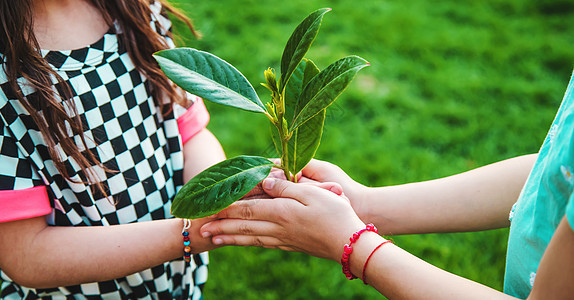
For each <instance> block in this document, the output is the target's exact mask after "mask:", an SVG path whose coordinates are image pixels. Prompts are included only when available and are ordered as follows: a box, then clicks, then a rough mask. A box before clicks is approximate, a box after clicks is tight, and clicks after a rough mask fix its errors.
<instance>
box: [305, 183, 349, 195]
mask: <svg viewBox="0 0 574 300" xmlns="http://www.w3.org/2000/svg"><path fill="white" fill-rule="evenodd" d="M301 184H307V185H313V186H316V187H320V188H322V189H324V190H327V191H330V192H333V193H335V194H336V195H337V196H341V195H343V187H342V186H341V185H340V184H338V183H336V182H316V181H315V182H314V181H308V182H303V183H301Z"/></svg>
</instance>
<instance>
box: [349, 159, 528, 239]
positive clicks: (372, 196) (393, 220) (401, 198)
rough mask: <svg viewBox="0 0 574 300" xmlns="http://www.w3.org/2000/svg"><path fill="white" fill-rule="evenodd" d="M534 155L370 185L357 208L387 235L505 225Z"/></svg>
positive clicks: (454, 230) (476, 228) (365, 219)
mask: <svg viewBox="0 0 574 300" xmlns="http://www.w3.org/2000/svg"><path fill="white" fill-rule="evenodd" d="M536 157H537V156H536V155H526V156H520V157H516V158H513V159H508V160H505V161H501V162H498V163H494V164H491V165H488V166H485V167H482V168H478V169H475V170H472V171H468V172H465V173H461V174H457V175H454V176H450V177H446V178H442V179H437V180H431V181H425V182H418V183H411V184H405V185H398V186H391V187H382V188H372V189H369V190H368V192H366V195H365V196H366V197H365V200H364V201H362V202H363V203H365V204H363V205H362V207H361V208H360V209H359V211H358V213H359V216H360V217H361V219H362V220H363V221H365V222H372V223H374V224H375V225H377V226H378V227H379V228H380V229H382V230H383V233H384V234H410V233H428V232H458V231H476V230H486V229H493V228H501V227H505V226H508V224H509V221H508V214H509V212H510V209H511V207H512V205H513V204H514V203H515V202H516V200H517V199H518V196H519V194H520V191H521V190H522V187H523V185H524V183H525V182H526V178H527V177H528V174H529V173H530V170H531V168H532V165H533V164H534V161H535V160H536Z"/></svg>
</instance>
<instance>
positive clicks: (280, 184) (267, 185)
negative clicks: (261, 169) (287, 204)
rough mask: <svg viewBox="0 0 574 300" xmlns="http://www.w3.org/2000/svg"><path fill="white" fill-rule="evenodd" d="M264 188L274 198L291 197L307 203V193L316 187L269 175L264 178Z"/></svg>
mask: <svg viewBox="0 0 574 300" xmlns="http://www.w3.org/2000/svg"><path fill="white" fill-rule="evenodd" d="M262 187H263V190H264V191H265V193H267V194H268V195H269V196H271V197H273V198H291V199H294V200H296V201H298V202H301V203H305V202H306V201H305V195H306V194H309V193H310V192H311V193H312V191H311V190H309V189H313V188H316V187H312V186H310V185H302V184H296V183H293V182H291V181H288V180H281V179H276V178H270V177H267V178H265V180H263V184H262Z"/></svg>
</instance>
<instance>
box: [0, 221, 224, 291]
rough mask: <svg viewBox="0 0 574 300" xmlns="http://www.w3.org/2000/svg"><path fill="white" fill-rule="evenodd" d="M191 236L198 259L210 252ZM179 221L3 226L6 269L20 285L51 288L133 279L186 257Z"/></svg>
mask: <svg viewBox="0 0 574 300" xmlns="http://www.w3.org/2000/svg"><path fill="white" fill-rule="evenodd" d="M204 222H205V220H194V221H193V224H192V228H191V229H190V230H189V232H190V237H191V245H192V249H193V251H194V252H195V253H197V252H203V251H206V250H210V249H212V248H214V247H213V245H212V244H211V242H210V241H209V240H207V239H203V238H201V237H200V236H199V233H198V231H199V228H200V226H201V225H202V224H203V223H204ZM182 227H183V222H182V221H181V220H179V219H169V220H161V221H149V222H140V223H132V224H124V225H115V226H93V227H90V226H88V227H61V226H47V224H46V221H45V219H44V218H43V217H38V218H32V219H26V220H21V221H13V222H6V223H0V268H2V270H3V271H4V272H6V274H8V276H10V278H12V279H13V280H14V281H15V282H17V283H19V284H21V285H24V286H27V287H32V288H51V287H57V286H66V285H75V284H80V283H87V282H96V281H104V280H111V279H115V278H119V277H122V276H127V275H129V274H133V273H136V272H139V271H142V270H145V269H148V268H150V267H153V266H156V265H159V264H161V263H163V262H166V261H169V260H172V259H175V258H177V257H180V256H183V245H182V236H181V230H182Z"/></svg>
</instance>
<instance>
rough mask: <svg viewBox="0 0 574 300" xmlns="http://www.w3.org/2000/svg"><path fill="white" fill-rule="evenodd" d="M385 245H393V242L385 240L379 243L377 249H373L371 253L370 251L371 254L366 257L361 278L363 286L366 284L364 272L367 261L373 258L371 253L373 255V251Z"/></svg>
mask: <svg viewBox="0 0 574 300" xmlns="http://www.w3.org/2000/svg"><path fill="white" fill-rule="evenodd" d="M387 243H391V244H392V243H393V241H391V240H386V241H384V242H382V243H380V244H379V245H378V246H377V247H375V249H373V251H371V254H369V257H367V260H366V261H365V265H364V266H363V276H362V278H361V279H362V280H363V283H364V284H367V275H366V274H365V271H366V270H367V264H368V263H369V260H370V259H371V256H373V253H375V251H377V250H379V248H381V247H382V246H383V245H384V244H387Z"/></svg>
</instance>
